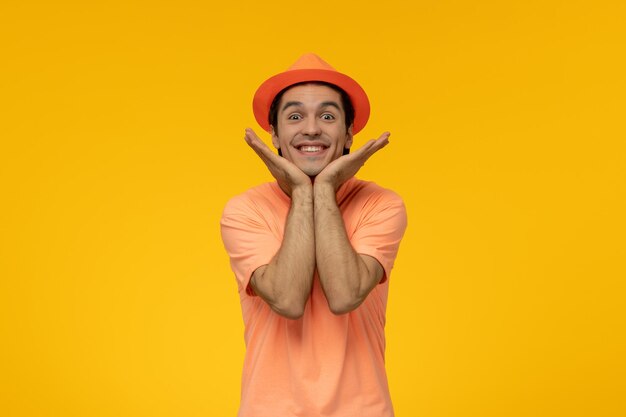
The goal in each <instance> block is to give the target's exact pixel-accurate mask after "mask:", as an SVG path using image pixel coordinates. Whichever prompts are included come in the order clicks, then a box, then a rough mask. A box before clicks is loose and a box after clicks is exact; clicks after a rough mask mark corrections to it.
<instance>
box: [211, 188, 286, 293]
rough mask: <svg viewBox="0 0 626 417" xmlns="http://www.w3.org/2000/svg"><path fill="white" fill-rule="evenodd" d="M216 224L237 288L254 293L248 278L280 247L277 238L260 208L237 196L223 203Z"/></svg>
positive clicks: (267, 262) (270, 258)
mask: <svg viewBox="0 0 626 417" xmlns="http://www.w3.org/2000/svg"><path fill="white" fill-rule="evenodd" d="M220 226H221V233H222V241H223V243H224V248H225V249H226V252H227V253H228V256H229V257H230V265H231V268H232V270H233V272H234V273H235V277H236V278H237V282H238V284H239V291H240V292H241V291H242V290H245V292H246V293H247V294H248V295H255V294H254V291H253V290H252V288H251V287H250V285H249V284H250V278H251V277H252V274H253V273H254V271H255V270H256V269H257V268H259V267H260V266H263V265H267V264H269V263H270V261H271V260H272V258H273V257H274V255H275V254H276V252H278V249H279V248H280V238H279V237H278V236H276V233H275V231H274V232H273V231H272V228H271V227H270V226H269V224H268V222H267V220H266V219H264V217H263V215H262V212H261V210H259V209H258V208H257V207H255V206H254V205H253V204H252V203H251V202H250V201H249V200H248V199H246V198H243V197H241V196H238V197H235V198H233V199H231V200H230V201H229V202H228V203H227V204H226V207H225V208H224V211H223V213H222V218H221V221H220Z"/></svg>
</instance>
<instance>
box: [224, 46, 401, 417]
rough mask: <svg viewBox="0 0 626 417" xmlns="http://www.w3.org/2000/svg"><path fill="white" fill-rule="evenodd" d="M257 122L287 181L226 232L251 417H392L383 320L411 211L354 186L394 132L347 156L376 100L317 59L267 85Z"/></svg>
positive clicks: (240, 200)
mask: <svg viewBox="0 0 626 417" xmlns="http://www.w3.org/2000/svg"><path fill="white" fill-rule="evenodd" d="M253 109H254V114H255V117H256V120H257V121H258V122H259V124H260V125H261V127H263V128H264V129H265V130H267V131H268V132H269V133H270V134H271V136H272V144H273V145H274V147H275V148H277V150H278V154H277V153H275V152H274V151H272V150H270V148H269V147H268V146H266V145H265V144H264V143H263V142H262V141H261V140H260V139H259V137H258V136H257V135H256V133H255V132H254V131H252V130H251V129H246V132H245V140H246V142H247V144H248V145H249V146H250V147H251V148H252V149H253V150H254V151H255V152H256V153H257V154H258V156H259V157H260V158H261V160H262V161H263V162H264V163H265V165H266V166H267V168H268V169H269V171H270V172H271V174H272V175H273V177H274V178H275V179H276V181H275V182H272V183H267V184H263V185H260V186H257V187H254V188H252V189H250V190H248V191H247V192H246V193H244V194H242V195H239V196H237V197H235V198H233V199H231V200H230V201H229V202H228V204H227V205H226V208H225V209H224V213H223V216H222V220H221V227H222V238H223V241H224V246H225V248H226V250H227V252H228V254H229V256H230V260H231V266H232V269H233V271H234V273H235V276H236V278H237V281H238V285H239V296H240V300H241V307H242V312H243V319H244V324H245V341H246V358H245V361H244V367H243V376H242V390H241V405H240V409H239V416H240V417H290V416H306V417H311V416H336V417H350V416H354V417H369V416H372V417H374V416H375V417H388V416H393V408H392V405H391V399H390V396H389V389H388V385H387V377H386V374H385V367H384V351H385V335H384V325H385V308H386V303H387V292H388V285H389V274H390V272H391V268H392V266H393V262H394V259H395V257H396V254H397V251H398V247H399V245H400V240H401V239H402V235H403V234H404V230H405V228H406V211H405V208H404V204H403V202H402V200H401V199H400V198H399V197H398V196H397V195H396V194H395V193H393V192H391V191H389V190H385V189H383V188H381V187H379V186H377V185H376V184H374V183H371V182H366V181H361V180H358V179H356V178H354V175H355V174H356V173H357V172H358V170H359V168H360V167H361V166H362V165H363V164H364V163H365V162H366V161H367V159H368V158H370V157H371V156H372V155H373V154H374V153H376V152H378V151H379V150H380V149H382V148H383V147H384V146H386V145H387V144H388V139H389V133H387V132H386V133H383V134H382V135H381V136H380V137H379V138H378V139H377V140H370V141H369V142H367V143H366V144H365V145H363V146H362V147H361V148H359V149H358V150H356V151H354V152H349V151H350V147H351V146H352V140H353V135H354V134H356V133H357V132H358V131H360V130H361V129H362V128H363V127H364V126H365V124H366V123H367V120H368V118H369V110H370V106H369V101H368V98H367V95H366V94H365V92H364V91H363V89H362V88H361V87H360V85H359V84H358V83H357V82H356V81H354V80H353V79H352V78H350V77H348V76H346V75H344V74H341V73H339V72H337V71H336V70H334V69H333V68H332V67H331V66H330V65H328V64H327V63H326V62H324V61H323V60H322V59H321V58H319V57H318V56H316V55H314V54H307V55H304V56H302V57H301V58H300V59H299V60H298V61H297V62H296V63H295V64H294V65H293V66H292V67H291V68H290V69H289V70H287V71H285V72H283V73H280V74H278V75H276V76H274V77H271V78H270V79H268V80H266V81H265V82H264V83H263V84H262V85H261V86H260V87H259V89H258V90H257V92H256V94H255V97H254V100H253Z"/></svg>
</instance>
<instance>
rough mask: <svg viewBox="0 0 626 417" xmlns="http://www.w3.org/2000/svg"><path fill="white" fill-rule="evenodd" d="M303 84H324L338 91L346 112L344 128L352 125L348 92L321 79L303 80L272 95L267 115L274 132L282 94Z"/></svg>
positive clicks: (351, 106)
mask: <svg viewBox="0 0 626 417" xmlns="http://www.w3.org/2000/svg"><path fill="white" fill-rule="evenodd" d="M305 84H318V85H325V86H327V87H330V88H332V89H333V90H335V91H336V92H338V93H339V95H341V104H342V106H343V111H344V113H345V114H346V129H348V128H350V126H352V123H353V122H354V106H353V105H352V101H351V100H350V96H349V95H348V93H346V92H345V91H344V90H342V89H341V88H339V87H337V86H336V85H335V84H330V83H326V82H323V81H304V82H301V83H297V84H292V85H290V86H289V87H285V88H283V89H282V90H280V92H279V93H278V94H276V97H274V100H273V101H272V105H271V106H270V112H269V115H268V117H267V118H268V121H269V122H270V126H273V127H274V132H276V133H278V124H277V122H278V105H279V104H280V100H281V99H282V98H283V94H285V92H286V91H287V90H289V89H290V88H291V87H295V86H297V85H305Z"/></svg>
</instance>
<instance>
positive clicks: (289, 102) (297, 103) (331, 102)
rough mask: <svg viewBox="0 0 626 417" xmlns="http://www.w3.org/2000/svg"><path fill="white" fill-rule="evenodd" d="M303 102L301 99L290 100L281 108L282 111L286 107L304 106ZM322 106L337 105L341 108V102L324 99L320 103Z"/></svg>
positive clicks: (337, 107) (338, 108)
mask: <svg viewBox="0 0 626 417" xmlns="http://www.w3.org/2000/svg"><path fill="white" fill-rule="evenodd" d="M302 105H303V103H302V102H301V101H288V102H286V103H285V104H284V105H283V108H282V109H281V111H285V109H287V108H288V107H292V106H293V107H298V106H302ZM320 107H335V108H336V109H337V110H341V107H339V104H337V103H336V102H334V101H324V102H322V103H320Z"/></svg>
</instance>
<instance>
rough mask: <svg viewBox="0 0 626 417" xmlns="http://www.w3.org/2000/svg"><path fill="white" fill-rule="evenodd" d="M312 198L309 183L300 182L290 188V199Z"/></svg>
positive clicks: (311, 189) (311, 187)
mask: <svg viewBox="0 0 626 417" xmlns="http://www.w3.org/2000/svg"><path fill="white" fill-rule="evenodd" d="M312 198H313V186H312V185H311V184H310V183H309V184H301V185H297V186H295V187H293V188H292V189H291V199H292V200H311V199H312Z"/></svg>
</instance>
